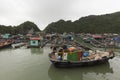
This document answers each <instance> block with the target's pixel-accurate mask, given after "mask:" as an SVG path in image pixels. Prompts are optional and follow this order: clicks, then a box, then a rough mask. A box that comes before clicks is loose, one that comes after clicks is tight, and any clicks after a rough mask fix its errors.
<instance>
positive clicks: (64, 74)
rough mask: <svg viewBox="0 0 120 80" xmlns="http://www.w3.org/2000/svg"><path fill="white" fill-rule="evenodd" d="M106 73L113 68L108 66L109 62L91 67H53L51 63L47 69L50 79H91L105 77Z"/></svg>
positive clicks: (110, 71) (111, 71)
mask: <svg viewBox="0 0 120 80" xmlns="http://www.w3.org/2000/svg"><path fill="white" fill-rule="evenodd" d="M107 73H111V74H112V73H113V69H112V68H110V65H109V62H108V63H106V64H102V65H98V66H92V67H81V68H64V69H63V68H55V67H54V66H53V65H51V66H50V68H49V70H48V75H49V77H50V78H51V80H93V79H94V77H96V76H98V77H103V78H106V74H107ZM90 77H91V78H90ZM87 78H88V79H87ZM94 80H98V79H94ZM105 80H106V79H105Z"/></svg>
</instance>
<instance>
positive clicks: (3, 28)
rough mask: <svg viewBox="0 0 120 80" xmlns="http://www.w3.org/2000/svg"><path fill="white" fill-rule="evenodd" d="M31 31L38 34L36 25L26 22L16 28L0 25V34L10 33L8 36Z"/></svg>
mask: <svg viewBox="0 0 120 80" xmlns="http://www.w3.org/2000/svg"><path fill="white" fill-rule="evenodd" d="M31 29H33V30H34V31H35V32H39V31H40V30H39V28H38V27H37V25H36V24H34V23H33V22H30V21H26V22H24V23H22V24H20V25H18V26H4V25H0V33H2V34H4V33H10V34H27V33H28V32H29V31H30V30H31Z"/></svg>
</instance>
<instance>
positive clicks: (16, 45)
mask: <svg viewBox="0 0 120 80" xmlns="http://www.w3.org/2000/svg"><path fill="white" fill-rule="evenodd" d="M24 45H25V43H22V42H21V43H16V44H12V45H11V46H12V47H13V48H19V47H22V46H24Z"/></svg>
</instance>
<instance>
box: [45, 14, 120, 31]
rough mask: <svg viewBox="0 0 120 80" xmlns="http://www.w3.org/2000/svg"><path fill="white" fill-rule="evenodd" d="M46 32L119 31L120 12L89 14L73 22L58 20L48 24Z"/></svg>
mask: <svg viewBox="0 0 120 80" xmlns="http://www.w3.org/2000/svg"><path fill="white" fill-rule="evenodd" d="M44 31H46V32H59V33H63V32H75V33H79V32H84V33H120V12H116V13H112V14H105V15H90V16H86V17H82V18H80V19H79V20H76V21H74V22H71V21H64V20H59V21H57V22H53V23H51V24H49V25H48V26H47V27H46V28H45V29H44Z"/></svg>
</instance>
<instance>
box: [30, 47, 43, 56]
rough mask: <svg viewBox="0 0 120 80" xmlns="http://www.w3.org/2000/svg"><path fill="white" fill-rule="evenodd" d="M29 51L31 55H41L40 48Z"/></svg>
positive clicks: (41, 50)
mask: <svg viewBox="0 0 120 80" xmlns="http://www.w3.org/2000/svg"><path fill="white" fill-rule="evenodd" d="M30 50H31V54H37V55H40V54H43V49H42V48H30Z"/></svg>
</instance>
